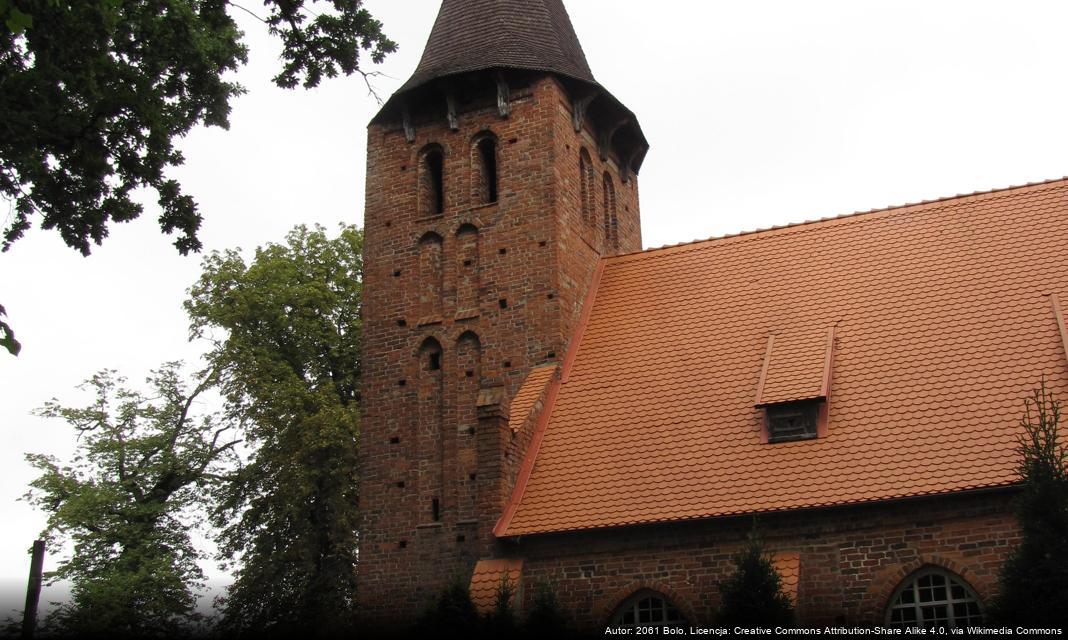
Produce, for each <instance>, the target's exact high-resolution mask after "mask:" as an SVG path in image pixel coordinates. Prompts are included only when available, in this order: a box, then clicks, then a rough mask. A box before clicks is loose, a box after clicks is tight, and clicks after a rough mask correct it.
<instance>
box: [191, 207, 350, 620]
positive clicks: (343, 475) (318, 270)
mask: <svg viewBox="0 0 1068 640" xmlns="http://www.w3.org/2000/svg"><path fill="white" fill-rule="evenodd" d="M362 242H363V236H362V234H361V232H360V231H359V230H357V229H356V228H354V227H343V228H342V230H341V232H340V234H339V235H338V236H337V237H334V238H329V237H327V234H326V232H325V230H324V229H322V228H321V227H316V228H314V229H308V228H306V227H303V226H301V227H297V228H295V229H294V230H293V231H291V232H290V233H289V234H288V236H287V237H286V242H285V243H284V244H268V245H267V246H265V247H261V248H260V249H258V250H257V251H256V254H255V257H254V258H253V259H252V260H251V262H249V263H248V264H246V263H245V261H244V260H243V259H242V257H241V255H240V254H239V253H238V252H236V251H227V252H223V253H213V254H211V255H210V256H208V257H207V258H206V259H205V260H204V272H203V275H202V276H201V278H200V280H199V281H198V282H197V283H196V284H195V285H194V286H193V287H192V288H191V289H190V292H189V294H190V297H189V299H188V301H187V302H186V305H185V306H186V310H187V311H188V312H189V317H190V319H191V323H192V327H191V330H192V333H193V335H194V336H196V337H203V338H207V339H209V340H212V342H213V345H214V346H213V349H212V351H211V353H210V355H209V359H210V361H211V363H212V365H213V366H214V367H216V369H217V370H218V371H219V372H220V381H221V386H220V388H221V389H222V392H223V394H224V395H225V397H226V401H227V407H228V408H227V411H228V412H229V414H230V415H231V416H233V417H234V418H235V419H239V420H241V421H242V422H243V424H244V433H245V434H246V435H247V438H248V440H249V442H250V444H251V446H252V447H253V448H254V451H252V453H251V454H250V459H249V460H248V462H247V464H246V465H245V466H244V467H243V468H242V469H241V470H240V471H239V472H238V474H237V477H236V480H235V481H234V482H233V483H232V484H231V485H229V486H228V487H226V489H225V491H223V492H222V494H221V496H220V500H221V505H222V508H221V509H220V511H219V512H218V513H217V514H216V521H217V522H218V524H219V525H220V526H222V527H225V529H224V533H223V536H222V539H221V545H220V546H221V550H222V555H223V557H224V558H226V559H228V560H231V561H237V562H236V564H235V566H236V572H235V582H234V584H233V585H232V586H231V587H230V589H229V591H228V592H227V595H226V597H225V599H224V601H223V607H224V617H223V626H224V627H225V628H226V630H227V631H229V632H230V633H237V634H242V633H247V634H252V635H257V636H259V635H264V634H272V633H275V634H279V635H292V634H294V633H297V632H299V633H300V634H301V635H309V634H312V633H314V632H318V633H319V634H321V635H333V634H335V633H337V632H338V629H339V628H343V627H344V626H346V625H347V624H349V622H350V616H351V614H352V611H353V602H352V597H353V594H354V593H355V588H356V585H355V578H356V560H357V543H358V540H357V521H358V511H357V502H358V500H357V496H358V493H357V491H358V480H359V476H358V473H357V462H356V450H357V444H358V437H359V407H358V404H357V400H358V391H359V382H360V335H361V332H360V293H361V274H362V262H361V253H362Z"/></svg>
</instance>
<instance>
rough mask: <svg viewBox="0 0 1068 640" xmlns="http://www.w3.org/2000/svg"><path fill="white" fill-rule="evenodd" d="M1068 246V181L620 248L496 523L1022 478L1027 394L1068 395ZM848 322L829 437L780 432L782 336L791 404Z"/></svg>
mask: <svg viewBox="0 0 1068 640" xmlns="http://www.w3.org/2000/svg"><path fill="white" fill-rule="evenodd" d="M1066 247H1068V179H1062V180H1056V181H1050V182H1047V183H1041V184H1037V185H1029V186H1026V187H1017V188H1012V189H1007V190H1001V191H994V192H988V193H983V194H973V195H969V196H960V197H957V198H950V199H945V200H938V201H933V202H928V203H922V204H919V205H909V206H904V207H899V208H894V209H885V210H881V211H874V212H869V213H864V214H854V215H850V216H843V217H840V218H832V219H826V220H822V221H818V222H810V223H803V224H798V225H792V226H788V227H780V228H777V229H772V230H767V231H762V232H755V233H749V234H743V235H738V236H731V237H726V238H719V239H713V240H708V241H704V242H696V243H691V244H686V245H679V246H675V247H667V248H663V249H658V250H652V251H645V252H640V253H635V254H629V255H624V256H618V257H614V258H609V259H606V260H604V261H602V265H603V273H602V274H601V277H600V280H599V283H597V284H596V287H597V290H596V292H595V294H591V295H592V296H595V297H591V299H592V300H593V303H592V307H591V308H590V310H589V311H588V313H589V316H588V322H587V324H586V325H585V327H580V329H579V331H578V333H577V334H576V337H575V339H573V340H572V343H573V344H572V352H571V353H569V356H568V359H567V361H566V364H565V370H564V371H563V373H562V376H561V380H559V381H558V382H557V383H556V387H555V388H554V389H553V390H552V393H550V394H548V398H547V401H546V411H549V412H551V413H550V414H549V415H548V417H547V419H544V418H543V419H542V421H541V422H542V423H543V424H541V425H539V432H540V433H538V434H536V436H535V441H536V443H537V446H532V447H531V449H530V452H529V453H528V456H529V458H528V460H526V461H525V465H524V471H523V473H522V475H521V477H520V479H519V482H518V483H517V487H516V491H515V493H514V495H513V497H512V503H511V505H510V506H509V508H508V509H507V510H506V512H505V515H504V516H503V517H502V519H501V521H500V522H499V523H498V525H497V529H496V533H497V535H500V536H516V535H525V534H532V533H543V532H551V531H566V530H576V529H588V528H596V527H610V526H620V525H629V524H640V523H651V522H663V521H673V520H686V519H696V518H708V517H715V516H726V515H732V514H742V513H753V512H765V511H781V510H789V509H798V508H811V507H820V506H828V505H840V504H849V503H860V502H870V501H876V500H887V499H894V498H901V497H910V496H919V495H930V494H941V493H947V492H954V491H962V490H968V489H975V488H984V487H996V486H1003V485H1009V484H1013V483H1015V482H1016V481H1017V475H1016V461H1015V454H1014V453H1013V449H1014V447H1015V437H1016V434H1017V432H1018V428H1019V427H1018V425H1019V418H1020V415H1021V414H1022V410H1023V398H1024V397H1026V396H1027V395H1028V393H1029V391H1030V390H1031V389H1032V388H1033V387H1035V386H1036V385H1037V384H1038V383H1039V380H1040V377H1041V376H1042V375H1043V374H1045V375H1046V376H1047V379H1048V382H1049V384H1050V385H1051V387H1052V389H1054V390H1055V391H1056V392H1058V393H1059V394H1060V395H1061V396H1062V397H1068V370H1066V369H1068V366H1066V365H1068V361H1066V355H1065V347H1064V346H1063V345H1064V344H1068V342H1062V341H1063V340H1068V339H1066V338H1064V337H1062V335H1061V332H1060V327H1059V326H1058V320H1057V315H1055V313H1054V310H1053V308H1054V306H1055V305H1054V302H1055V300H1054V298H1052V297H1051V296H1052V294H1056V293H1058V292H1059V293H1060V294H1061V296H1066V295H1068V251H1066V250H1065V248H1066ZM587 304H590V303H589V302H587ZM831 327H834V328H835V337H834V346H833V375H832V376H831V380H830V388H829V398H830V399H829V401H828V427H827V432H826V436H825V437H821V438H818V439H816V440H809V441H801V442H786V443H779V444H765V443H762V442H761V437H760V432H761V421H762V417H761V416H762V414H761V411H760V410H759V409H757V408H755V407H754V399H755V398H756V397H757V386H758V384H759V381H760V377H761V373H762V371H763V370H764V362H765V360H766V355H767V353H768V342H769V337H771V336H772V335H775V336H781V337H782V338H783V341H784V343H787V342H792V343H795V344H796V347H797V348H796V349H794V348H793V347H790V348H787V345H784V350H783V351H782V352H781V355H782V356H783V358H784V360H783V362H782V363H779V362H778V361H777V360H776V359H777V358H778V357H779V355H780V352H779V351H778V347H773V350H772V359H771V361H770V364H771V367H772V370H769V372H775V371H781V372H782V377H781V378H777V380H780V381H782V382H783V384H782V385H781V389H780V388H777V387H775V386H772V387H769V388H768V389H765V391H764V393H765V394H774V396H775V397H777V398H781V397H790V396H794V395H796V394H797V393H811V389H812V388H813V384H814V383H812V382H811V381H812V379H813V374H818V373H819V372H820V371H822V370H823V369H822V367H824V366H825V362H824V360H822V359H821V358H820V356H821V355H825V354H824V349H821V348H820V344H819V339H821V338H822V339H823V340H826V336H827V331H828V329H829V328H831ZM794 336H796V338H794ZM824 344H826V343H825V342H824ZM797 354H800V356H797ZM795 359H796V361H795ZM779 364H781V365H782V368H780V369H775V367H777V366H778V365H779ZM795 370H796V373H797V375H796V376H795V375H794V373H795ZM769 375H770V373H769ZM775 375H779V373H775ZM816 377H817V378H818V375H817V376H816ZM797 381H800V383H798V382H797ZM769 382H771V380H770V379H769ZM773 384H778V382H775V383H773ZM799 389H800V391H798V390H799ZM768 397H771V396H770V395H769V396H768Z"/></svg>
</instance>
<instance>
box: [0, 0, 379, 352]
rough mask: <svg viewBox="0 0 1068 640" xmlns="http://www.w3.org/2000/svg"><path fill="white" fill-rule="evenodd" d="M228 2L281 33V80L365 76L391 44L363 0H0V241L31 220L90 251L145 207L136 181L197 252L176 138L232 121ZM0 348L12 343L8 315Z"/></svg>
mask: <svg viewBox="0 0 1068 640" xmlns="http://www.w3.org/2000/svg"><path fill="white" fill-rule="evenodd" d="M234 11H243V12H246V13H249V14H251V15H253V16H256V18H258V19H259V20H260V21H261V22H263V23H264V25H265V27H266V28H267V30H268V31H269V32H270V33H271V34H272V35H275V36H277V37H278V38H280V39H281V41H282V44H283V46H284V49H283V52H282V69H281V71H280V72H279V73H278V75H277V76H275V78H274V82H275V84H277V85H278V86H280V87H286V88H292V87H295V86H297V85H298V84H300V85H303V86H305V87H314V86H316V85H318V84H319V82H320V81H321V80H322V79H323V78H324V77H327V78H332V77H336V76H337V75H338V74H341V73H344V74H346V75H350V74H352V73H362V74H363V75H364V78H365V80H366V78H367V76H368V75H370V74H368V73H366V72H365V71H363V70H362V69H361V67H360V64H361V60H360V54H361V52H368V53H369V55H370V58H371V60H372V61H373V62H375V63H378V62H381V61H382V60H383V59H384V57H385V56H386V54H388V53H390V52H392V51H394V50H396V48H397V45H396V43H394V42H393V41H392V40H390V39H389V38H388V37H386V35H385V34H384V33H383V32H382V25H381V23H380V22H379V21H377V20H375V19H374V17H372V16H371V14H370V13H369V12H368V11H367V10H366V9H364V8H363V6H362V1H361V0H263V2H262V9H261V11H265V13H264V15H262V16H261V15H257V14H256V13H255V12H253V11H252V10H250V9H248V8H246V7H244V6H242V5H240V4H238V3H235V2H230V1H228V0H0V131H2V135H0V200H4V201H7V204H8V206H9V208H10V212H9V215H7V216H4V218H5V220H9V221H10V222H6V223H5V226H4V227H3V228H0V234H2V237H3V239H2V241H0V247H2V249H3V250H4V251H6V250H7V249H9V248H10V247H11V245H12V243H13V242H15V241H16V240H18V239H19V238H20V237H22V235H23V234H24V233H25V232H26V231H27V230H28V229H29V228H30V227H31V226H32V222H33V219H34V218H39V219H40V225H41V227H43V228H44V229H56V230H58V231H59V234H60V235H61V236H62V238H63V241H64V242H65V243H66V244H67V245H68V246H70V247H71V248H73V249H76V250H78V251H80V252H81V253H82V254H83V255H88V254H89V252H90V249H91V246H92V245H93V244H100V243H101V242H102V241H103V239H104V238H105V237H106V236H107V235H108V224H109V223H110V222H128V221H130V220H133V219H135V218H137V217H138V216H140V215H141V213H142V212H143V207H142V205H141V204H139V203H138V202H136V201H135V200H134V199H133V198H132V197H131V194H132V193H133V192H134V190H136V189H138V188H141V187H148V188H151V189H153V190H154V191H155V192H156V195H157V198H158V201H159V206H160V211H161V212H160V216H159V225H160V229H161V230H162V231H163V232H164V233H166V234H177V238H176V240H175V242H174V245H175V247H177V249H178V251H179V252H180V253H181V254H182V255H185V254H187V253H189V252H190V251H198V250H200V248H201V242H200V240H199V239H198V237H197V230H198V229H199V228H200V224H201V219H202V218H201V214H200V211H199V210H198V208H197V204H196V202H195V200H194V199H193V198H192V197H191V196H190V195H188V194H186V193H184V192H183V191H182V188H181V185H180V184H179V183H178V182H177V181H176V180H175V179H173V178H171V177H168V175H167V174H168V170H169V169H170V168H172V167H175V166H177V165H180V164H182V162H183V158H182V154H181V152H180V151H178V150H177V149H175V147H174V140H175V139H176V138H179V137H182V136H184V135H185V134H186V133H188V132H189V130H190V129H191V128H192V127H193V126H195V125H197V124H204V125H209V126H218V127H223V128H227V127H228V126H229V122H228V117H229V114H230V99H231V98H233V97H234V96H237V95H239V94H241V93H243V92H244V89H243V88H242V87H241V86H240V85H239V84H237V83H235V82H232V81H230V80H227V79H226V74H227V72H231V71H234V70H236V69H237V68H238V67H240V66H241V65H243V64H244V63H245V62H247V60H248V57H247V49H246V47H245V45H244V44H242V42H241V37H242V33H241V31H239V30H238V28H237V25H236V23H235V22H234V20H233V18H232V17H231V14H232V13H233V12H234ZM0 313H2V311H0ZM0 347H3V348H5V349H6V350H7V351H8V352H9V353H11V354H12V355H18V350H19V344H18V342H17V341H15V338H14V333H13V332H12V330H11V328H10V326H9V325H8V324H6V323H5V322H3V321H0Z"/></svg>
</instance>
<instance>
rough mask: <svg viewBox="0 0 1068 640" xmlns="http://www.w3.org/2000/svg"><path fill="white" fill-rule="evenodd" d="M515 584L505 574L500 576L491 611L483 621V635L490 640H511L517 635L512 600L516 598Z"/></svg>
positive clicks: (517, 627) (517, 626)
mask: <svg viewBox="0 0 1068 640" xmlns="http://www.w3.org/2000/svg"><path fill="white" fill-rule="evenodd" d="M516 592H517V589H516V584H515V583H514V582H512V581H511V579H510V578H509V577H508V574H507V573H502V574H501V581H500V582H499V583H498V584H497V591H496V592H495V593H494V594H493V611H490V612H489V614H487V615H486V619H485V621H484V626H485V635H486V636H487V637H490V638H512V637H515V636H516V634H518V633H519V625H518V624H517V621H516V616H515V607H514V606H513V600H514V599H515V596H516Z"/></svg>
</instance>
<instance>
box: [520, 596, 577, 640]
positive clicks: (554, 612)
mask: <svg viewBox="0 0 1068 640" xmlns="http://www.w3.org/2000/svg"><path fill="white" fill-rule="evenodd" d="M526 630H527V633H528V634H529V635H530V637H532V638H566V637H568V635H569V633H568V629H567V621H566V619H565V618H564V613H563V611H561V609H560V602H559V600H558V599H557V597H556V591H555V589H554V588H553V586H552V585H551V584H549V583H548V582H541V583H539V584H538V585H537V587H536V589H535V592H534V602H533V603H532V604H531V607H530V613H528V614H527V621H526Z"/></svg>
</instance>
